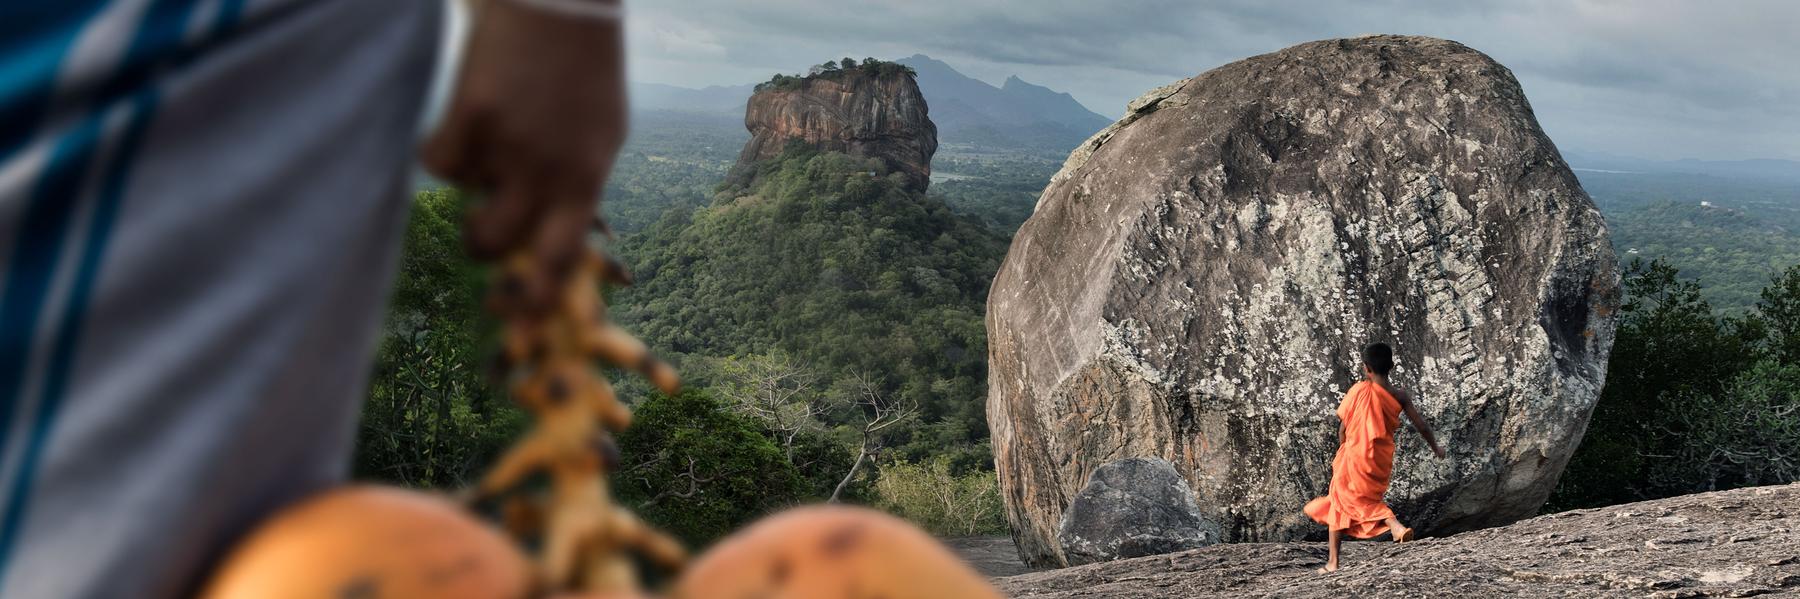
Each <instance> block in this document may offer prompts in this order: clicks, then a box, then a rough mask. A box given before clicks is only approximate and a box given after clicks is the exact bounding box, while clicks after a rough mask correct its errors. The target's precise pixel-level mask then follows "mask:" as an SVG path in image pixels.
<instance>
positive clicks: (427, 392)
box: [355, 189, 525, 487]
mask: <svg viewBox="0 0 1800 599" xmlns="http://www.w3.org/2000/svg"><path fill="white" fill-rule="evenodd" d="M462 207H463V198H462V195H461V194H459V193H457V192H455V191H453V190H449V189H437V190H432V191H424V192H420V193H418V194H417V197H416V198H415V199H414V201H413V211H412V219H411V220H410V221H409V222H408V224H407V229H406V245H405V247H404V250H403V252H402V254H401V259H400V268H399V276H398V279H397V281H396V284H395V289H394V296H393V300H392V304H391V305H390V307H389V310H388V315H387V322H386V324H385V325H384V329H383V330H384V334H383V336H382V339H381V346H380V349H379V351H378V353H377V354H376V358H375V372H374V377H373V380H372V381H371V384H370V388H369V395H368V401H367V403H366V404H365V405H364V407H363V411H362V422H361V430H360V434H359V435H358V437H357V448H356V462H355V471H356V476H357V477H358V478H364V479H374V480H383V481H390V482H395V483H400V484H404V485H410V486H424V487H454V486H461V485H463V484H465V483H468V482H470V481H471V480H472V479H473V478H474V477H475V476H476V475H477V474H478V473H479V472H480V469H481V468H482V467H483V466H485V465H486V464H487V463H488V462H490V461H492V459H493V458H494V457H495V456H497V455H499V452H500V451H502V450H503V449H504V448H505V447H506V446H507V445H508V444H509V443H511V441H512V439H513V438H514V437H515V436H516V435H517V434H518V433H519V431H520V430H522V429H523V427H524V424H525V417H524V415H523V414H522V413H521V412H520V411H519V410H518V409H517V408H515V407H513V405H512V403H511V402H509V401H506V400H505V399H504V397H503V396H502V395H501V394H500V393H499V392H498V390H496V389H494V388H492V387H491V386H490V385H489V384H488V383H487V380H486V376H485V374H484V373H483V372H482V371H481V368H480V367H479V366H480V364H481V362H482V360H483V356H482V355H481V351H480V348H481V347H484V344H483V343H482V339H481V338H480V337H479V335H480V334H481V333H480V332H481V331H484V330H487V329H488V328H489V327H487V326H485V325H484V324H483V318H482V315H481V310H480V304H479V298H480V295H481V289H482V284H483V280H484V276H483V274H482V271H481V269H479V268H478V267H476V266H475V265H474V264H473V263H471V262H470V261H469V260H468V259H467V258H466V257H464V254H463V251H462V243H461V239H462V238H461V229H460V226H459V223H461V222H462V218H461V215H462Z"/></svg>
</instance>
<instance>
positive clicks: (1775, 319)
mask: <svg viewBox="0 0 1800 599" xmlns="http://www.w3.org/2000/svg"><path fill="white" fill-rule="evenodd" d="M1756 311H1757V314H1759V315H1760V317H1761V322H1762V324H1763V325H1764V326H1765V328H1766V330H1767V333H1768V335H1769V350H1770V352H1771V353H1772V354H1773V355H1774V356H1775V357H1776V358H1777V359H1779V360H1780V361H1781V362H1782V363H1784V364H1800V265H1796V266H1793V267H1789V268H1788V269H1787V271H1785V272H1783V273H1782V274H1780V275H1779V276H1776V277H1775V280H1774V281H1771V282H1770V284H1769V286H1768V287H1765V288H1763V290H1762V299H1761V301H1758V302H1757V304H1756Z"/></svg>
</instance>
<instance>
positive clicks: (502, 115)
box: [421, 0, 626, 309]
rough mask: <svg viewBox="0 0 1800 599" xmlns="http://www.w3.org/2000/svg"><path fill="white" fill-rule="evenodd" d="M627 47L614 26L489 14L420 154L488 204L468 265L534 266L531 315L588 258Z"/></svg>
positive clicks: (499, 0) (530, 7)
mask: <svg viewBox="0 0 1800 599" xmlns="http://www.w3.org/2000/svg"><path fill="white" fill-rule="evenodd" d="M570 1H576V2H591V3H594V4H596V5H600V6H605V5H610V6H617V5H616V3H611V2H610V1H609V0H570ZM622 47H623V45H622V32H621V27H620V24H619V21H618V20H617V19H616V18H604V17H595V16H592V15H575V14H567V13H564V12H560V11H555V10H548V9H545V8H542V7H540V6H537V5H534V4H529V3H527V2H523V1H521V0H489V1H487V2H483V3H481V4H480V6H479V12H478V14H477V15H476V17H475V25H474V31H473V33H472V34H471V36H470V40H469V48H468V52H467V58H466V59H465V60H464V63H463V65H462V72H461V73H460V74H459V76H458V79H457V83H456V86H455V88H454V90H455V91H454V95H453V97H452V99H451V101H450V106H449V109H448V111H447V112H446V113H445V117H444V121H443V124H442V125H440V126H439V127H438V129H437V131H436V132H435V134H433V135H432V136H431V138H430V139H429V140H428V141H427V142H426V143H425V145H424V147H423V148H422V152H421V153H422V158H423V159H424V162H425V166H426V167H427V168H428V169H430V170H431V171H432V172H433V173H436V174H437V175H439V176H441V177H443V178H444V179H446V180H448V181H450V182H453V183H456V184H458V185H462V186H466V187H469V188H472V189H476V190H480V191H483V192H486V194H487V197H486V200H485V201H484V202H482V203H481V204H480V205H478V206H476V207H474V208H473V209H471V211H470V214H469V218H468V222H467V224H466V228H465V240H466V242H467V245H468V249H469V252H470V254H471V255H473V256H475V257H476V258H478V259H484V260H491V259H494V258H498V257H500V256H504V255H511V254H526V255H530V256H532V257H533V258H534V259H535V260H534V262H535V263H536V264H537V265H538V266H537V267H536V268H533V269H532V272H531V275H530V277H529V278H528V279H527V280H524V281H520V282H519V283H520V284H521V285H522V288H521V289H520V290H519V291H520V292H521V293H522V295H523V297H524V299H525V300H526V305H528V306H534V307H537V308H540V309H547V308H548V307H550V306H551V305H553V304H554V302H555V300H556V298H557V297H558V293H559V292H560V291H561V290H562V289H563V283H564V281H566V279H567V278H568V276H569V273H570V272H571V271H573V269H574V268H575V267H576V266H577V265H578V263H579V262H580V261H581V259H582V257H583V256H584V255H585V250H586V239H587V233H588V231H589V230H590V228H591V227H592V226H593V225H594V223H595V222H596V220H595V218H594V215H595V210H596V206H597V204H598V196H599V193H600V190H601V188H602V187H603V186H604V185H605V183H606V178H607V175H608V174H609V173H610V171H611V170H612V165H613V159H614V158H615V157H616V156H617V154H618V151H619V146H620V145H621V144H622V143H623V142H624V139H625V129H626V116H625V85H624V60H623V58H624V57H623V49H622Z"/></svg>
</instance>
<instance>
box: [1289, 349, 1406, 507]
mask: <svg viewBox="0 0 1800 599" xmlns="http://www.w3.org/2000/svg"><path fill="white" fill-rule="evenodd" d="M1337 414H1338V419H1339V420H1342V421H1343V428H1342V429H1341V431H1340V433H1339V434H1340V435H1341V437H1342V438H1341V440H1340V441H1339V442H1338V450H1337V457H1336V458H1334V459H1332V460H1331V490H1330V491H1328V492H1327V493H1326V495H1325V496H1324V497H1320V498H1318V499H1314V500H1312V501H1309V502H1307V504H1306V515H1308V516H1312V519H1313V520H1317V521H1318V522H1319V523H1320V524H1324V525H1325V526H1326V527H1328V528H1330V529H1331V530H1341V531H1344V534H1348V535H1350V536H1352V537H1356V538H1359V539H1367V538H1372V537H1376V536H1380V535H1381V533H1384V532H1387V530H1388V525H1387V522H1386V520H1387V519H1388V518H1392V517H1393V516H1394V510H1391V509H1388V506H1387V502H1385V501H1383V500H1382V496H1383V495H1386V494H1387V488H1388V477H1389V476H1391V475H1392V474H1393V473H1394V430H1395V429H1397V428H1399V427H1400V402H1399V401H1396V400H1395V399H1394V396H1392V395H1389V394H1388V392H1387V390H1385V389H1382V388H1381V385H1377V384H1375V383H1371V382H1369V381H1362V382H1360V383H1357V384H1356V385H1355V386H1353V387H1350V392H1348V393H1345V394H1344V401H1343V403H1340V404H1338V409H1337Z"/></svg>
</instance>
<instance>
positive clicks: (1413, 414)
mask: <svg viewBox="0 0 1800 599" xmlns="http://www.w3.org/2000/svg"><path fill="white" fill-rule="evenodd" d="M1362 362H1363V364H1362V366H1363V376H1364V377H1365V378H1364V380H1363V381H1361V382H1359V383H1357V384H1356V385H1354V386H1352V387H1350V392H1348V393H1345V394H1344V401H1343V402H1342V403H1339V404H1338V409H1337V415H1338V419H1339V420H1342V421H1343V428H1342V429H1340V433H1339V434H1340V435H1341V440H1340V441H1339V442H1338V451H1337V457H1336V458H1335V459H1333V460H1331V490H1330V492H1328V493H1327V494H1326V495H1325V496H1324V497H1320V498H1318V499H1314V500H1312V501H1310V502H1307V504H1306V515H1308V516H1312V519H1313V520H1316V521H1318V522H1319V523H1320V524H1324V525H1325V527H1326V528H1328V529H1330V530H1331V533H1330V535H1331V537H1330V548H1329V550H1328V551H1329V556H1328V557H1327V558H1326V560H1325V567H1323V568H1320V569H1319V572H1322V573H1323V572H1336V571H1337V569H1338V547H1339V545H1341V544H1342V543H1343V540H1344V535H1346V534H1348V535H1350V536H1353V537H1356V538H1359V539H1370V538H1374V537H1377V536H1380V535H1381V533H1384V532H1391V533H1393V538H1394V542H1396V543H1404V542H1407V541H1411V540H1413V529H1411V528H1407V527H1406V525H1404V524H1401V523H1400V519H1399V518H1396V517H1394V510H1391V509H1388V506H1387V503H1386V502H1385V501H1383V500H1382V496H1383V495H1385V494H1386V493H1387V488H1388V477H1389V475H1391V474H1393V471H1394V431H1395V429H1398V428H1399V427H1400V413H1401V412H1402V411H1404V412H1406V418H1407V419H1408V420H1411V421H1412V424H1413V428H1415V429H1418V431H1419V436H1421V437H1424V438H1425V442H1426V443H1429V444H1431V452H1432V453H1435V454H1437V457H1438V458H1440V459H1441V458H1443V457H1444V448H1442V447H1439V446H1438V442H1437V438H1436V437H1434V436H1432V434H1431V425H1429V424H1426V422H1425V419H1424V418H1421V417H1420V416H1419V411H1418V410H1417V409H1415V408H1413V404H1412V398H1411V397H1410V396H1408V395H1407V394H1406V393H1405V392H1404V391H1401V390H1399V389H1396V388H1394V386H1393V385H1390V384H1388V378H1387V375H1388V372H1389V371H1392V370H1393V369H1394V350H1393V349H1392V348H1389V347H1388V346H1387V344H1385V343H1376V344H1373V345H1370V346H1368V347H1366V348H1364V349H1363V355H1362Z"/></svg>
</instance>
